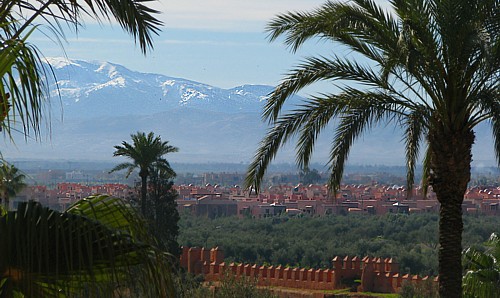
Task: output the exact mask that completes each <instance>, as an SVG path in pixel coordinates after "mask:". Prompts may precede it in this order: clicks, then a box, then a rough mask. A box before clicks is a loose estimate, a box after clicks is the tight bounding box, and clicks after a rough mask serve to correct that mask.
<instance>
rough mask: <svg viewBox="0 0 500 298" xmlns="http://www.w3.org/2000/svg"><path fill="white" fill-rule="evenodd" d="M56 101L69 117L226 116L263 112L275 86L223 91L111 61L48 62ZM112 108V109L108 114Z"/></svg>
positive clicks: (245, 86)
mask: <svg viewBox="0 0 500 298" xmlns="http://www.w3.org/2000/svg"><path fill="white" fill-rule="evenodd" d="M47 62H48V64H50V65H51V66H52V70H53V71H54V74H55V77H56V78H57V84H56V82H54V81H53V80H52V81H51V84H50V90H51V94H52V96H53V97H57V96H59V95H60V96H61V100H62V104H63V109H64V113H65V115H68V116H69V117H78V118H80V117H85V118H91V117H95V116H102V115H106V116H109V115H110V114H111V113H112V114H113V115H114V116H124V115H130V114H134V115H149V114H153V113H158V112H164V111H168V110H172V109H176V108H182V107H184V108H192V109H200V110H207V111H223V112H225V113H240V112H255V113H258V112H260V110H261V108H262V104H263V103H264V102H265V100H266V98H267V95H268V94H269V93H270V92H271V91H272V90H273V87H272V86H263V85H242V86H237V87H234V88H231V89H222V88H217V87H214V86H210V85H207V84H203V83H198V82H194V81H190V80H186V79H181V78H173V77H168V76H165V75H160V74H151V73H141V72H136V71H131V70H129V69H127V68H125V67H123V66H121V65H117V64H113V63H109V62H88V61H82V60H67V59H65V58H47ZM110 109H112V110H110Z"/></svg>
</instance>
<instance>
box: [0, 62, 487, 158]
mask: <svg viewBox="0 0 500 298" xmlns="http://www.w3.org/2000/svg"><path fill="white" fill-rule="evenodd" d="M47 61H48V63H50V65H51V66H52V70H53V72H54V74H55V77H56V79H57V84H56V82H55V81H54V80H52V81H50V82H49V83H50V86H49V87H50V90H51V93H52V100H51V108H52V117H51V118H52V119H51V130H50V132H49V131H47V132H45V133H44V138H43V139H42V141H41V142H35V141H33V140H29V142H28V143H26V142H25V141H24V138H23V136H22V135H21V134H18V135H16V136H15V138H14V139H15V140H16V144H15V145H13V144H12V143H11V142H10V141H9V140H8V138H6V139H5V142H4V144H3V145H1V147H0V152H1V153H2V154H3V156H4V158H6V159H7V160H13V159H16V158H19V159H24V160H25V159H30V158H31V159H47V160H58V161H60V160H75V161H78V160H80V161H81V160H90V161H94V160H97V161H98V160H101V161H106V162H120V161H121V160H120V159H118V158H113V151H114V148H113V146H114V145H118V144H120V143H121V142H122V141H129V140H130V134H132V133H135V132H137V131H144V132H149V131H153V132H154V133H155V134H157V135H161V137H162V139H164V140H168V141H169V142H170V143H169V144H171V145H174V146H177V147H179V149H180V151H179V152H178V153H174V154H171V155H170V156H169V157H168V159H169V160H170V161H172V162H174V163H175V162H178V163H218V162H222V163H241V164H246V163H249V162H250V161H251V159H252V157H253V155H254V153H255V151H256V149H257V147H258V145H259V142H260V141H261V140H262V138H263V137H264V136H265V133H266V130H267V129H268V126H267V124H266V123H264V122H262V120H261V112H262V107H263V106H264V104H265V101H266V98H267V96H268V95H269V93H270V92H271V91H272V90H273V87H272V86H263V85H242V86H238V87H234V88H230V89H222V88H218V87H214V86H210V85H207V84H203V83H198V82H194V81H190V80H187V79H181V78H173V77H169V76H165V75H160V74H151V73H141V72H136V71H132V70H129V69H127V68H126V67H124V66H121V65H117V64H113V63H109V62H91V61H82V60H67V59H64V58H48V59H47ZM242 71H244V70H242ZM303 99H304V98H301V97H300V96H295V97H293V98H291V99H290V100H288V101H287V102H286V106H285V109H290V108H292V107H293V106H294V104H296V103H298V102H300V101H301V100H303ZM61 107H62V113H61ZM61 114H62V115H63V120H62V121H61ZM324 132H325V133H324V134H323V135H322V136H321V137H320V138H319V140H318V141H317V142H316V150H315V152H314V155H313V160H312V161H313V162H317V163H319V164H326V162H327V161H328V159H329V151H330V146H331V140H332V135H333V125H332V126H331V127H329V128H327V129H325V130H324ZM401 138H402V132H401V129H400V128H399V127H394V126H389V127H385V126H383V125H380V126H377V127H373V128H372V129H371V131H370V132H367V133H366V134H365V135H363V136H362V137H361V138H360V140H359V141H358V142H357V143H356V144H355V145H354V146H353V149H352V150H351V152H350V154H349V162H350V163H351V164H354V165H356V164H357V165H389V166H393V165H404V156H405V155H404V154H405V153H404V144H403V143H401ZM293 146H294V145H293V142H290V145H288V146H286V147H285V148H284V149H283V150H282V152H280V153H279V154H278V155H277V157H276V162H284V163H293V162H294V161H295V157H294V150H293V149H294V147H293ZM492 148H493V145H492V141H491V130H490V129H489V128H488V127H487V125H486V124H484V125H483V124H482V125H480V126H479V127H478V129H477V131H476V145H475V147H474V156H473V158H474V163H475V165H476V166H478V165H479V166H481V165H484V166H492V165H493V164H494V155H493V153H492V152H493V151H492ZM422 149H423V148H422ZM422 151H423V150H422Z"/></svg>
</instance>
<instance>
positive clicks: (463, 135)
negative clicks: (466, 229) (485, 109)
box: [428, 127, 474, 298]
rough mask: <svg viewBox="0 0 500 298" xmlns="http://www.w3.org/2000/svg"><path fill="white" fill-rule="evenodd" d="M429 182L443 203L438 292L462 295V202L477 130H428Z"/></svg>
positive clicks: (449, 295) (448, 295)
mask: <svg viewBox="0 0 500 298" xmlns="http://www.w3.org/2000/svg"><path fill="white" fill-rule="evenodd" d="M428 138H429V149H430V154H431V156H430V158H431V160H430V170H431V173H430V175H429V178H430V180H429V184H430V185H431V186H432V189H433V191H434V192H435V193H436V196H437V199H438V201H439V203H440V211H439V295H440V297H453V298H457V297H462V263H461V260H462V231H463V221H462V202H463V199H464V194H465V191H466V190H467V184H468V183H469V180H470V164H471V161H472V151H471V150H472V144H473V143H474V132H473V131H472V130H466V131H458V132H456V131H452V132H450V131H449V130H446V129H444V128H443V127H440V128H438V129H434V130H431V131H430V132H429V136H428Z"/></svg>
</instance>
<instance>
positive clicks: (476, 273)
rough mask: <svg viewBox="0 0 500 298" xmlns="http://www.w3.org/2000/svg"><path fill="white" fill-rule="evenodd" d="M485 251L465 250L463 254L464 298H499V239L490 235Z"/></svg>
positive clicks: (494, 235) (495, 235)
mask: <svg viewBox="0 0 500 298" xmlns="http://www.w3.org/2000/svg"><path fill="white" fill-rule="evenodd" d="M486 246H487V250H486V251H479V250H477V249H474V248H469V249H467V250H466V251H465V252H464V254H463V263H464V271H465V274H464V278H463V289H464V297H471V298H481V297H500V237H498V235H497V234H495V233H493V234H491V236H490V238H489V239H488V241H487V242H486Z"/></svg>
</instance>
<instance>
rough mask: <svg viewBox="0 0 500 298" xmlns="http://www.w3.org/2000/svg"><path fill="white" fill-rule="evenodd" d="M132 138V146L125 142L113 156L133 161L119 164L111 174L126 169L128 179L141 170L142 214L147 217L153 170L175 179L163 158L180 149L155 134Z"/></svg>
mask: <svg viewBox="0 0 500 298" xmlns="http://www.w3.org/2000/svg"><path fill="white" fill-rule="evenodd" d="M130 137H131V138H132V144H130V143H127V142H126V141H123V142H122V145H121V146H115V149H116V150H115V152H114V153H113V156H124V157H126V158H128V159H130V160H131V161H130V162H124V163H121V164H118V165H117V166H115V167H114V168H113V169H112V170H111V171H110V173H112V172H115V171H121V170H125V169H126V170H127V174H126V177H127V178H128V177H129V176H130V174H131V173H132V172H133V171H134V170H135V169H139V177H141V212H142V214H143V215H146V210H147V206H146V204H147V187H148V177H149V175H150V174H151V168H152V167H153V166H154V167H155V168H156V169H157V170H162V171H164V172H165V173H168V174H169V175H170V176H171V177H174V176H175V172H174V170H173V169H172V168H171V167H170V164H169V163H168V161H167V160H166V159H165V158H164V157H163V156H164V155H166V154H168V153H172V152H177V151H179V149H178V148H177V147H174V146H170V145H169V144H168V141H162V140H161V137H160V136H156V137H155V135H154V133H153V132H150V133H148V134H147V135H146V134H145V133H144V132H137V133H136V134H131V135H130Z"/></svg>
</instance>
